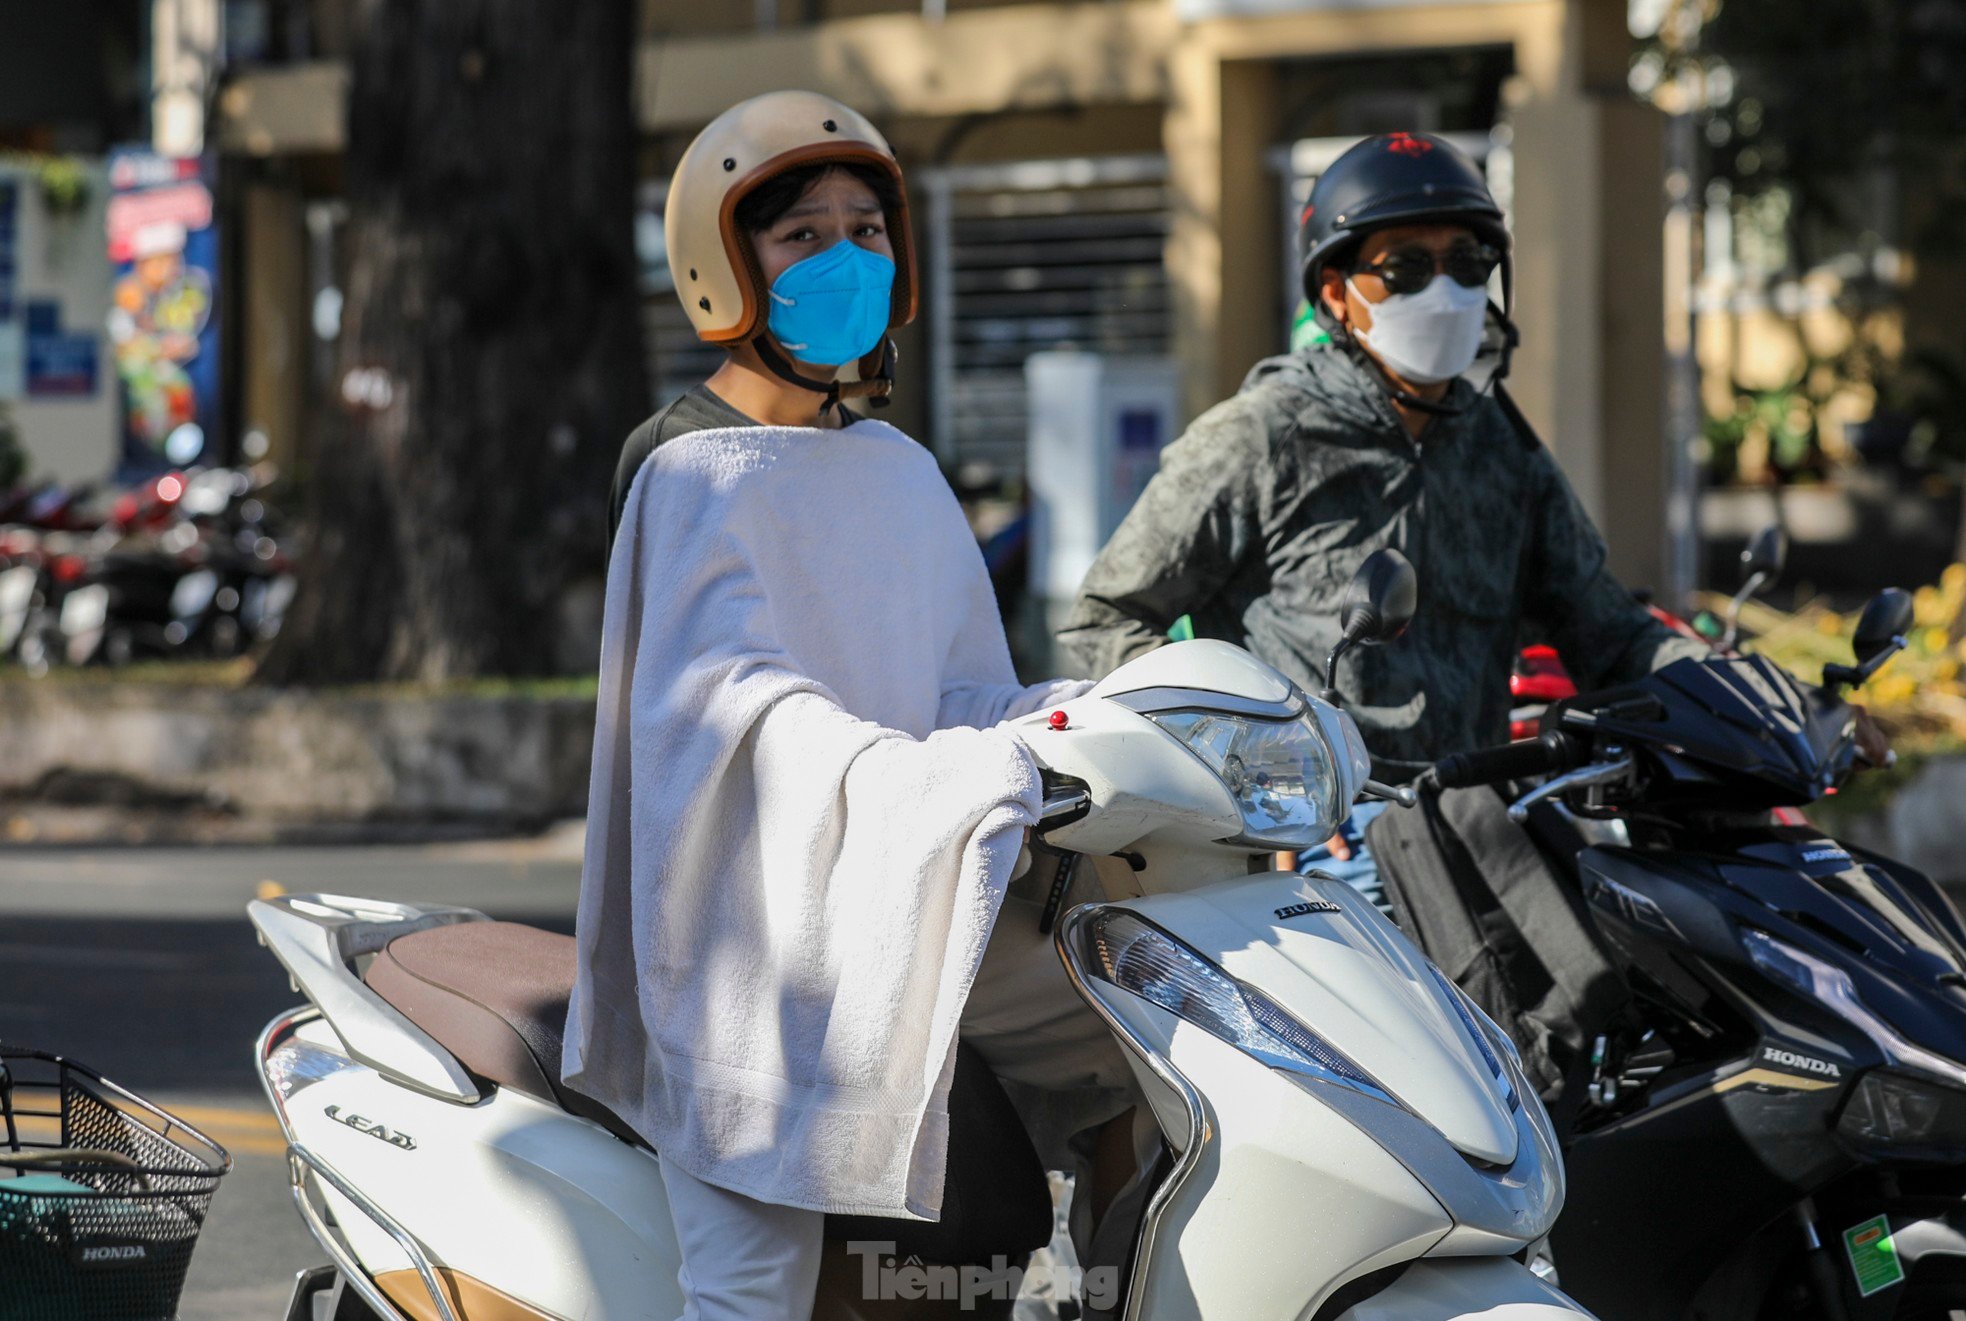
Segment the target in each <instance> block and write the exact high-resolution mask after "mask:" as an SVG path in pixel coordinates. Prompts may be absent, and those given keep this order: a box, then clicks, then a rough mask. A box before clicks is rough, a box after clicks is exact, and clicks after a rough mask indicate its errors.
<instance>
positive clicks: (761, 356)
mask: <svg viewBox="0 0 1966 1321" xmlns="http://www.w3.org/2000/svg"><path fill="white" fill-rule="evenodd" d="M751 347H752V348H754V349H756V350H757V351H758V361H760V362H762V363H764V365H765V367H766V368H767V369H768V370H769V371H770V372H771V374H772V375H773V376H776V377H777V378H778V379H779V380H781V381H783V382H785V383H786V384H787V385H796V386H798V387H799V388H800V389H801V390H810V391H812V393H814V394H823V395H825V396H826V402H825V404H822V405H821V409H822V410H823V409H825V408H828V407H831V406H832V405H834V404H837V403H839V402H840V383H839V382H838V381H815V380H813V379H812V378H811V377H810V376H806V375H803V374H802V373H800V371H799V369H798V368H796V367H794V366H793V365H792V360H791V359H790V358H787V357H786V356H785V355H784V354H783V353H780V352H779V351H778V345H776V344H774V343H772V340H771V336H770V335H759V336H758V337H757V338H756V339H754V340H752V341H751Z"/></svg>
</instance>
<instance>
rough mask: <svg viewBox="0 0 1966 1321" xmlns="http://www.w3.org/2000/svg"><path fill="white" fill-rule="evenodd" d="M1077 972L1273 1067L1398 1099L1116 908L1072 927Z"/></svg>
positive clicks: (1251, 993) (1274, 1009) (1281, 1012)
mask: <svg viewBox="0 0 1966 1321" xmlns="http://www.w3.org/2000/svg"><path fill="white" fill-rule="evenodd" d="M1079 940H1080V951H1079V952H1080V958H1081V962H1082V964H1083V966H1084V969H1085V971H1086V972H1087V973H1088V974H1089V975H1090V976H1093V977H1097V978H1099V979H1100V980H1102V981H1106V982H1110V983H1112V984H1113V985H1114V986H1117V987H1119V988H1121V989H1122V990H1126V991H1131V992H1132V993H1133V994H1135V995H1137V996H1139V997H1140V998H1141V999H1143V1000H1146V1001H1148V1002H1149V1003H1152V1004H1156V1005H1159V1006H1160V1007H1161V1008H1162V1009H1165V1010H1167V1012H1169V1013H1170V1014H1173V1015H1174V1016H1175V1017H1177V1018H1180V1019H1182V1020H1183V1021H1185V1022H1189V1023H1193V1024H1194V1025H1195V1026H1196V1027H1198V1028H1200V1029H1202V1030H1203V1031H1204V1032H1207V1033H1209V1034H1210V1035H1212V1036H1216V1037H1220V1038H1221V1039H1222V1040H1224V1041H1226V1042H1228V1043H1229V1044H1230V1045H1232V1046H1235V1047H1236V1048H1237V1049H1239V1050H1242V1051H1244V1052H1245V1053H1247V1054H1249V1055H1252V1056H1254V1057H1255V1058H1257V1059H1259V1060H1261V1061H1262V1062H1263V1063H1265V1064H1268V1065H1270V1066H1271V1067H1273V1068H1279V1069H1287V1070H1290V1071H1291V1072H1294V1073H1301V1074H1306V1075H1308V1076H1310V1077H1313V1078H1318V1079H1321V1080H1323V1081H1325V1082H1333V1083H1338V1084H1340V1085H1341V1086H1345V1087H1349V1088H1351V1089H1353V1090H1354V1091H1358V1092H1363V1093H1365V1094H1366V1095H1368V1096H1371V1097H1375V1098H1376V1099H1378V1100H1381V1101H1385V1102H1387V1103H1389V1104H1392V1105H1398V1104H1399V1102H1398V1101H1397V1100H1395V1099H1394V1097H1393V1095H1392V1094H1391V1093H1390V1092H1388V1091H1387V1090H1386V1089H1385V1088H1384V1087H1381V1086H1380V1085H1379V1084H1378V1082H1377V1081H1375V1080H1374V1079H1373V1078H1372V1077H1371V1075H1369V1074H1367V1073H1366V1072H1365V1071H1364V1070H1363V1069H1361V1068H1359V1067H1358V1066H1357V1065H1356V1064H1354V1063H1352V1062H1351V1061H1350V1060H1349V1059H1347V1058H1345V1056H1344V1055H1343V1054H1341V1053H1340V1052H1339V1051H1338V1050H1337V1049H1335V1048H1334V1047H1333V1046H1332V1045H1331V1044H1330V1043H1329V1042H1327V1041H1325V1040H1324V1038H1322V1037H1320V1036H1318V1035H1317V1034H1316V1033H1315V1032H1312V1031H1311V1030H1310V1029H1309V1028H1307V1027H1305V1026H1304V1025H1303V1024H1302V1023H1299V1022H1298V1021H1297V1020H1296V1019H1295V1018H1294V1017H1292V1016H1291V1014H1290V1012H1289V1011H1288V1010H1286V1009H1284V1008H1283V1007H1282V1006H1281V1005H1279V1004H1277V1002H1276V1001H1274V1000H1272V999H1271V998H1270V997H1269V996H1267V995H1264V994H1263V993H1262V992H1261V991H1259V990H1257V989H1256V988H1255V987H1253V986H1245V985H1243V984H1242V983H1241V982H1239V981H1237V980H1236V979H1235V978H1233V977H1231V976H1229V974H1228V973H1226V972H1224V971H1222V969H1220V968H1218V967H1217V966H1215V964H1213V963H1211V962H1209V961H1208V960H1207V959H1205V958H1203V957H1202V956H1201V955H1200V954H1198V953H1196V952H1195V951H1194V950H1192V949H1190V948H1188V946H1186V945H1184V944H1182V943H1181V942H1180V941H1178V940H1176V939H1175V938H1174V937H1172V936H1170V935H1168V934H1167V933H1166V932H1165V931H1162V930H1161V929H1160V928H1159V927H1157V926H1154V925H1153V924H1152V923H1150V922H1148V921H1146V920H1145V919H1144V918H1142V917H1140V916H1138V915H1137V914H1134V913H1131V912H1128V911H1127V910H1126V909H1124V908H1104V909H1101V910H1099V911H1098V912H1096V913H1094V914H1093V915H1092V916H1091V918H1090V919H1089V920H1088V921H1086V922H1085V923H1084V924H1082V925H1081V926H1080V928H1079Z"/></svg>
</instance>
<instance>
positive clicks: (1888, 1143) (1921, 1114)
mask: <svg viewBox="0 0 1966 1321" xmlns="http://www.w3.org/2000/svg"><path fill="white" fill-rule="evenodd" d="M1836 1131H1837V1132H1838V1133H1840V1134H1842V1135H1843V1137H1845V1138H1846V1139H1848V1140H1849V1141H1850V1142H1852V1143H1854V1144H1855V1145H1857V1146H1859V1147H1868V1148H1872V1149H1877V1150H1879V1151H1880V1152H1882V1153H1885V1154H1888V1155H1889V1156H1891V1157H1892V1158H1894V1159H1897V1160H1908V1161H1931V1162H1934V1163H1940V1164H1948V1165H1950V1164H1956V1163H1957V1162H1958V1161H1959V1159H1960V1157H1961V1155H1962V1153H1966V1091H1960V1090H1959V1089H1958V1088H1956V1087H1942V1086H1940V1085H1939V1084H1937V1083H1935V1082H1929V1081H1927V1080H1926V1079H1924V1078H1922V1077H1918V1076H1915V1075H1913V1074H1909V1073H1900V1072H1898V1071H1897V1070H1895V1069H1872V1070H1871V1071H1870V1072H1869V1073H1866V1074H1865V1075H1864V1076H1863V1077H1862V1078H1861V1079H1860V1080H1859V1081H1858V1083H1857V1085H1856V1087H1855V1088H1854V1089H1853V1090H1852V1091H1851V1093H1850V1099H1849V1101H1847V1102H1846V1103H1845V1104H1844V1106H1843V1114H1842V1115H1841V1116H1840V1117H1839V1118H1838V1119H1837V1121H1836Z"/></svg>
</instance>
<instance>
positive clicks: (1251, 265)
mask: <svg viewBox="0 0 1966 1321" xmlns="http://www.w3.org/2000/svg"><path fill="white" fill-rule="evenodd" d="M216 2H217V0H156V3H157V4H158V5H159V6H160V7H163V6H169V7H172V8H173V9H182V8H184V7H185V6H186V5H192V4H198V3H204V4H216ZM225 12H226V16H227V20H228V22H229V23H230V24H231V28H230V30H229V31H228V32H227V34H226V37H225V42H226V44H227V46H228V48H229V49H228V58H227V61H226V73H225V75H224V77H223V79H222V80H221V81H220V83H219V85H218V88H217V90H216V94H215V95H214V96H213V97H211V98H210V103H211V104H212V105H213V106H214V107H215V111H214V115H213V122H212V123H210V124H209V125H208V126H207V134H208V137H209V139H210V140H212V141H215V142H216V143H217V144H218V145H219V146H220V147H221V149H222V150H223V151H224V152H225V153H227V156H228V161H229V162H230V163H234V164H236V166H237V170H238V176H237V177H238V178H239V179H240V184H239V192H238V194H237V195H238V196H239V198H240V199H241V201H240V203H239V210H238V216H239V223H240V224H241V226H242V229H243V234H242V238H241V243H242V248H241V252H240V260H241V261H242V262H243V271H244V287H246V288H247V289H248V290H250V292H249V293H248V295H247V305H246V306H245V307H244V308H243V309H242V315H243V316H244V318H245V323H246V324H245V326H244V328H243V335H242V342H243V343H244V345H245V346H246V347H245V349H244V361H243V362H242V364H241V367H242V373H243V379H242V381H241V384H240V387H239V393H240V397H241V400H242V402H241V412H242V424H243V425H244V426H247V427H251V428H255V429H258V430H260V431H263V432H265V433H266V434H267V435H268V437H269V438H270V439H272V440H273V442H274V444H275V447H276V451H277V450H278V449H279V448H281V447H284V446H286V445H289V444H291V443H293V442H292V438H293V437H295V436H297V434H298V431H299V429H300V428H301V427H302V426H303V425H304V418H305V414H306V408H307V398H308V391H310V390H314V391H320V390H331V389H332V388H333V383H332V382H331V381H329V380H327V379H326V377H325V376H324V375H323V373H324V372H326V371H328V370H331V364H332V355H331V354H325V353H324V352H323V350H322V345H323V344H324V343H325V340H324V336H331V334H332V331H333V325H334V311H335V300H336V298H337V296H338V289H337V284H336V281H337V278H338V277H337V275H336V271H337V269H338V265H337V262H338V254H337V252H336V234H337V229H338V225H337V216H338V211H337V208H338V206H339V203H338V201H337V198H336V194H337V190H338V176H339V167H338V155H339V152H340V150H341V145H342V132H343V128H342V126H343V122H344V114H343V99H344V98H345V95H346V87H347V72H346V66H345V63H344V61H343V54H344V52H345V28H344V26H343V24H342V23H341V22H340V20H339V17H338V16H339V15H340V13H341V12H342V5H341V0H287V2H280V0H268V2H267V3H264V4H260V5H254V4H251V3H247V4H241V3H238V0H234V3H232V4H228V5H227V6H225ZM255 15H256V16H255ZM1629 43H1630V38H1629V36H1628V34H1627V31H1626V28H1625V5H1624V3H1623V0H1455V2H1450V3H1442V2H1440V0H1420V2H1412V0H1057V2H1055V3H1035V4H1034V3H1015V4H1005V3H992V2H990V0H914V2H913V3H909V2H906V0H647V3H646V4H645V7H644V10H643V20H642V32H641V36H640V38H639V46H638V49H637V51H636V59H637V69H638V91H637V99H636V107H635V112H636V115H637V117H638V120H639V123H640V127H641V130H642V133H643V135H644V139H645V151H644V173H645V179H644V187H643V197H644V209H643V214H642V216H641V218H640V223H639V226H638V235H639V238H640V240H641V244H640V246H641V247H642V249H643V253H644V257H645V283H646V286H647V293H648V325H649V331H650V334H649V345H650V352H651V355H652V365H653V367H654V372H653V377H654V379H655V380H656V382H657V387H658V394H661V393H665V392H673V391H674V390H675V389H677V388H680V386H681V385H683V384H685V383H687V382H688V381H690V380H693V379H701V375H702V373H703V371H704V369H705V365H706V361H707V360H706V357H705V355H704V353H703V352H702V351H701V350H700V349H699V348H698V347H697V346H696V345H695V344H694V342H693V340H692V339H691V338H690V337H689V335H688V334H687V331H686V327H685V325H684V323H683V321H682V317H681V314H680V310H679V309H676V308H675V307H674V306H673V299H672V298H671V297H670V296H669V294H668V293H667V279H668V275H667V272H666V270H665V269H663V265H662V260H661V242H660V240H661V232H660V202H661V198H662V190H663V188H664V186H665V181H666V179H667V176H668V172H669V169H670V168H671V167H672V165H673V163H674V161H675V160H676V158H677V157H678V155H679V154H680V153H681V151H682V149H683V147H684V146H685V145H686V144H687V143H688V141H689V139H690V138H691V136H692V135H693V134H694V133H695V132H696V130H697V129H698V128H700V127H701V126H702V125H703V124H704V123H706V122H707V121H708V120H709V119H710V118H712V117H713V116H714V115H716V114H717V113H718V112H720V111H721V110H723V109H724V108H725V107H727V106H728V105H730V104H731V103H733V102H734V101H736V100H738V99H741V98H743V97H746V96H750V95H754V94H757V93H760V92H765V91H769V90H773V89H775V88H783V87H807V88H811V89H813V90H816V91H820V92H825V93H827V94H830V95H833V96H836V97H838V98H840V99H841V100H843V101H846V102H849V103H850V104H852V105H854V106H856V107H857V108H859V109H861V110H863V111H865V112H866V113H868V114H869V115H870V116H871V117H872V118H874V120H875V121H876V122H877V123H878V124H879V125H880V126H881V127H882V129H883V131H884V132H886V133H887V134H888V136H889V138H890V140H891V141H892V142H893V143H894V145H895V147H896V150H897V152H898V154H899V155H900V156H901V158H902V162H903V165H904V167H905V168H906V170H907V173H908V177H909V180H910V187H911V192H912V194H913V197H914V202H915V208H916V214H917V224H918V226H919V227H920V234H919V249H920V252H921V256H922V265H923V276H924V293H925V301H924V315H923V316H922V317H921V318H920V319H919V320H918V322H917V324H916V325H915V326H914V327H912V328H911V330H910V332H909V333H908V335H907V336H906V337H905V339H904V342H903V343H902V344H901V349H902V354H903V363H904V368H903V376H904V380H903V386H902V388H901V389H900V390H899V391H898V392H897V400H896V405H895V408H894V410H893V413H892V414H891V416H892V417H893V418H894V420H895V421H896V423H897V424H898V425H901V426H902V427H904V428H905V429H907V430H909V431H911V432H912V433H913V434H916V435H919V436H922V437H923V438H924V439H925V440H926V441H927V442H928V443H930V444H931V445H932V446H933V447H934V448H935V449H936V451H937V452H938V454H939V455H940V456H941V457H942V458H943V459H944V460H945V462H947V463H949V464H950V465H951V466H952V467H962V466H965V465H968V466H971V467H986V468H990V469H994V470H997V471H1003V472H1011V473H1015V472H1016V471H1017V469H1018V468H1019V466H1020V464H1021V462H1022V452H1023V451H1022V436H1023V431H1024V425H1025V419H1024V412H1023V410H1024V398H1023V372H1022V363H1023V359H1024V358H1025V357H1026V356H1028V355H1029V354H1030V353H1032V352H1036V351H1040V350H1045V349H1054V348H1059V347H1074V348H1079V349H1083V350H1086V351H1091V352H1100V353H1109V354H1115V355H1121V356H1129V357H1134V356H1142V355H1147V356H1153V355H1161V356H1165V357H1166V358H1167V359H1169V360H1170V362H1171V370H1173V371H1174V372H1176V373H1178V377H1179V382H1180V396H1179V397H1180V399H1181V403H1182V410H1183V412H1184V414H1185V415H1186V416H1193V415H1194V414H1195V413H1198V412H1200V411H1201V410H1202V409H1204V408H1206V407H1207V406H1209V405H1210V404H1212V403H1214V402H1215V401H1217V400H1219V399H1221V398H1223V397H1225V396H1227V395H1228V394H1230V393H1232V392H1233V391H1234V390H1235V389H1236V388H1237V386H1238V384H1239V383H1240V381H1241V380H1242V378H1243V376H1244V374H1245V373H1246V372H1247V370H1248V369H1249V367H1250V366H1251V365H1252V364H1253V363H1254V362H1256V361H1257V360H1258V359H1259V358H1262V357H1264V356H1266V355H1268V354H1271V353H1275V352H1279V351H1281V350H1282V349H1283V348H1284V347H1285V345H1286V344H1287V342H1288V336H1289V327H1290V324H1291V319H1292V315H1293V313H1294V312H1295V310H1296V307H1295V304H1296V301H1297V298H1298V291H1297V290H1296V287H1295V279H1294V277H1293V276H1291V275H1290V274H1289V272H1290V270H1291V267H1292V264H1293V253H1292V245H1293V242H1294V238H1293V235H1292V232H1291V231H1292V228H1293V225H1294V220H1295V211H1296V209H1297V206H1298V204H1300V202H1301V197H1302V195H1303V192H1304V190H1305V189H1307V188H1308V186H1309V182H1310V179H1311V178H1312V177H1314V175H1315V172H1316V170H1317V169H1319V168H1322V164H1323V163H1324V162H1328V161H1329V160H1330V159H1331V157H1332V156H1333V155H1335V154H1336V152H1337V151H1338V150H1341V149H1342V147H1343V146H1344V145H1346V144H1347V143H1349V142H1350V141H1353V140H1355V139H1356V138H1357V137H1359V136H1362V135H1365V134H1369V133H1374V132H1380V131H1387V130H1393V129H1425V130H1431V131H1437V132H1443V133H1448V134H1451V135H1454V136H1455V137H1456V138H1457V140H1459V141H1462V142H1463V143H1465V144H1467V145H1469V146H1470V147H1471V148H1472V149H1473V150H1474V151H1475V152H1476V154H1477V155H1479V156H1481V157H1483V158H1484V159H1485V161H1486V164H1487V167H1488V170H1489V173H1490V178H1491V181H1492V182H1493V183H1494V185H1495V186H1496V189H1497V192H1498V195H1500V196H1502V197H1503V198H1504V199H1505V201H1506V204H1507V205H1508V207H1509V210H1510V212H1511V221H1512V225H1513V228H1514V231H1515V234H1516V243H1517V257H1516V286H1517V287H1516V310H1517V319H1518V321H1519V322H1520V324H1521V325H1522V327H1523V345H1522V348H1521V351H1520V352H1519V353H1518V355H1517V358H1516V365H1515V371H1514V375H1513V377H1512V379H1511V382H1510V384H1511V387H1512V389H1513V391H1514V393H1515V394H1516V396H1517V398H1518V400H1519V401H1520V402H1521V404H1522V406H1523V408H1524V411H1525V413H1526V414H1527V415H1528V416H1529V417H1530V418H1531V420H1532V421H1533V422H1534V423H1535V424H1536V425H1537V426H1538V427H1539V429H1540V430H1541V431H1542V433H1543V435H1544V438H1545V440H1546V441H1547V442H1548V444H1549V445H1550V447H1551V448H1552V450H1553V451H1554V452H1555V453H1556V455H1557V456H1558V458H1559V459H1560V461H1561V462H1562V463H1563V465H1564V467H1565V469H1566V471H1567V472H1568V473H1569V474H1570V477H1571V480H1572V482H1573V483H1574V484H1575V485H1576V487H1577V489H1578V491H1579V492H1580V494H1581V495H1582V497H1583V499H1584V501H1585V503H1586V504H1587V506H1588V507H1589V508H1590V509H1591V511H1592V513H1593V514H1594V515H1595V516H1596V517H1597V518H1598V520H1599V522H1600V524H1601V525H1602V526H1603V528H1604V530H1605V532H1606V535H1607V538H1608V539H1609V541H1610V543H1611V546H1612V552H1613V560H1614V567H1615V568H1616V569H1617V570H1618V572H1619V573H1620V574H1621V575H1622V576H1624V577H1625V578H1626V579H1627V580H1628V581H1631V582H1634V583H1659V582H1660V581H1661V580H1662V573H1663V571H1664V565H1663V555H1664V548H1665V544H1666V539H1665V537H1664V535H1663V518H1664V513H1663V511H1664V508H1665V492H1666V484H1667V481H1668V473H1669V464H1668V461H1667V455H1668V445H1667V442H1666V439H1665V429H1664V420H1663V418H1662V415H1661V407H1660V400H1661V396H1662V379H1663V378H1662V373H1663V353H1664V349H1663V336H1662V333H1661V331H1662V325H1663V307H1662V288H1663V278H1662V221H1663V217H1664V212H1665V198H1664V194H1663V191H1662V188H1661V179H1662V176H1663V173H1664V170H1663V157H1662V121H1661V120H1660V118H1659V116H1658V114H1657V112H1656V111H1654V110H1652V109H1650V108H1649V107H1646V106H1643V105H1641V104H1639V103H1637V102H1636V101H1634V100H1633V99H1632V98H1631V96H1630V94H1629V92H1628V90H1627V86H1626V71H1627V66H1628V55H1629ZM171 94H172V95H178V91H176V90H173V91H172V92H171ZM179 99H180V101H181V100H182V98H181V96H180V98H179ZM161 122H162V121H161V119H160V123H161ZM301 345H311V346H312V348H311V349H309V350H308V351H305V352H302V351H298V346H301ZM262 346H274V347H272V348H264V349H263V348H262ZM276 349H277V351H276Z"/></svg>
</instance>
